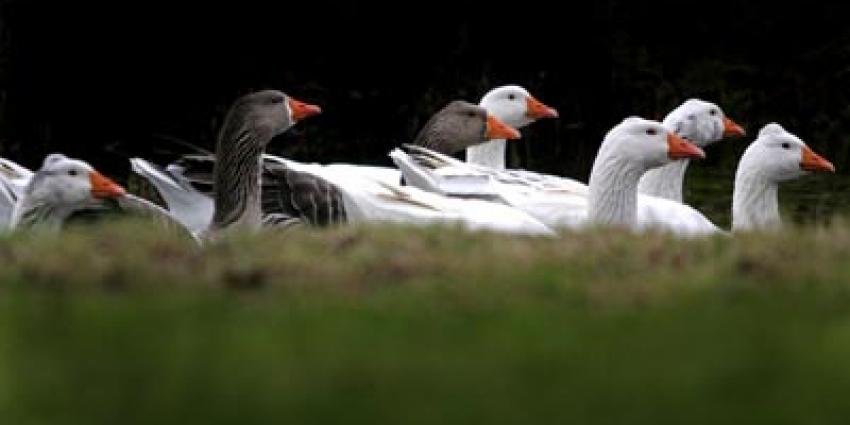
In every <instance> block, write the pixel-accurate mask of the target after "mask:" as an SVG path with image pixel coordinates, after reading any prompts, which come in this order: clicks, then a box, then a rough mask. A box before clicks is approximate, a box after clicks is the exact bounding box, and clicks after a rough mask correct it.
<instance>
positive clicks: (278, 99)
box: [271, 96, 283, 103]
mask: <svg viewBox="0 0 850 425" xmlns="http://www.w3.org/2000/svg"><path fill="white" fill-rule="evenodd" d="M281 102H283V98H282V97H279V96H275V97H273V98H272V100H271V103H281Z"/></svg>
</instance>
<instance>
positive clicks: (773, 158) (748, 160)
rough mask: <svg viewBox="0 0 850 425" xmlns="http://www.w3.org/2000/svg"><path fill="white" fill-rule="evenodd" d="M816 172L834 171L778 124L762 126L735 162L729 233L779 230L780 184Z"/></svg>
mask: <svg viewBox="0 0 850 425" xmlns="http://www.w3.org/2000/svg"><path fill="white" fill-rule="evenodd" d="M818 171H822V172H830V173H832V172H835V167H834V166H833V165H832V163H830V162H829V161H827V160H826V159H824V158H823V157H821V156H820V155H818V154H816V153H815V152H813V151H812V150H811V149H810V148H809V147H808V146H807V145H806V143H805V142H803V141H802V140H801V139H800V138H799V137H797V136H796V135H794V134H792V133H790V132H788V131H786V130H785V129H784V128H782V126H780V125H779V124H777V123H770V124H767V125H765V126H764V127H763V128H762V129H761V131H759V134H758V137H757V138H756V140H755V141H753V142H752V143H751V144H750V146H749V147H747V150H746V151H744V154H743V155H742V156H741V159H740V161H739V162H738V169H737V170H736V172H735V187H734V192H733V196H732V231H733V232H741V231H755V230H774V229H777V228H779V227H780V225H781V220H780V217H779V184H780V183H782V182H784V181H788V180H793V179H797V178H799V177H801V176H803V175H805V174H808V173H810V172H818Z"/></svg>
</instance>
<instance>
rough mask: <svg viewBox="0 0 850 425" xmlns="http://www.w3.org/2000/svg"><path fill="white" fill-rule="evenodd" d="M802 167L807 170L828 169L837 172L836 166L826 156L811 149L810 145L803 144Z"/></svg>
mask: <svg viewBox="0 0 850 425" xmlns="http://www.w3.org/2000/svg"><path fill="white" fill-rule="evenodd" d="M800 168H802V169H804V170H806V171H826V172H829V173H834V172H835V166H834V165H832V163H831V162H829V161H827V160H826V159H825V158H824V157H822V156H820V155H818V154H816V153H815V152H814V151H812V150H811V149H809V147H808V146H803V154H802V158H801V159H800Z"/></svg>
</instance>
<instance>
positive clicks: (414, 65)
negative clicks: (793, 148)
mask: <svg viewBox="0 0 850 425" xmlns="http://www.w3.org/2000/svg"><path fill="white" fill-rule="evenodd" d="M219 3H221V4H212V3H211V2H210V3H204V4H191V3H182V4H181V3H179V2H172V3H165V2H150V1H149V2H144V3H141V4H134V3H123V2H112V3H103V2H84V1H83V2H79V1H78V2H71V1H65V2H56V1H26V0H16V1H15V0H12V1H9V0H6V1H3V3H2V4H3V5H2V8H1V9H0V11H2V14H0V25H2V32H0V34H2V44H0V49H1V50H0V155H3V156H6V157H9V158H11V159H14V160H17V161H20V162H21V163H23V164H24V165H27V166H30V167H35V166H37V165H38V164H39V163H40V161H41V159H42V158H43V156H44V155H45V154H46V153H49V152H52V151H62V152H65V153H66V154H68V155H73V156H78V157H81V158H84V159H87V160H89V161H91V162H92V163H93V164H94V165H95V166H96V167H99V168H102V169H103V170H104V171H106V172H108V173H110V174H112V175H116V176H118V177H119V178H122V177H123V176H125V175H126V174H127V172H128V169H129V166H128V163H127V162H126V161H125V160H124V158H125V157H127V156H129V155H144V156H148V157H151V158H153V159H154V160H157V161H159V162H164V161H167V160H169V159H173V158H174V155H175V154H176V153H178V152H180V151H181V150H182V149H184V148H182V147H180V146H178V145H175V144H173V143H170V142H168V141H167V140H169V139H171V138H177V139H181V140H185V141H189V142H192V143H197V144H199V145H201V146H204V147H211V146H212V140H213V138H214V135H215V133H216V128H217V126H218V124H219V122H220V120H221V117H222V115H223V113H224V111H225V109H226V108H227V106H228V105H229V103H230V102H231V101H232V100H233V99H234V98H235V97H237V96H238V95H240V94H243V93H246V92H248V91H251V90H255V89H261V88H279V89H282V90H284V91H286V92H287V93H289V94H291V95H293V96H295V97H298V98H300V99H303V100H305V101H309V102H314V103H317V104H320V105H321V106H322V107H323V108H324V111H325V113H324V114H323V115H322V116H320V117H318V118H316V119H311V120H309V122H305V123H303V124H302V125H299V126H298V127H297V129H296V130H295V131H293V132H292V134H288V135H286V136H283V137H282V138H281V140H279V141H277V142H276V143H274V144H273V147H272V150H273V151H276V152H279V153H283V154H285V155H287V156H290V157H292V158H293V159H299V160H309V161H322V162H324V161H347V162H361V163H376V164H389V163H390V162H389V160H388V159H387V157H386V153H387V152H388V150H389V149H390V148H391V147H392V146H394V145H397V144H399V143H401V142H404V141H408V140H410V139H411V138H412V136H413V135H414V134H415V131H416V129H417V128H418V126H419V125H420V124H421V123H423V121H424V120H425V119H426V118H427V117H428V115H429V114H430V113H432V112H434V111H435V110H436V109H438V108H439V107H440V106H442V105H444V104H445V103H447V102H448V101H450V100H453V99H456V98H462V99H466V100H469V101H473V102H477V101H478V99H479V98H480V96H481V95H482V94H483V93H484V92H486V91H487V89H489V88H491V87H494V86H496V85H501V84H505V83H516V84H521V85H524V86H525V87H527V88H528V89H529V90H531V91H532V93H534V94H535V95H536V96H537V97H538V98H540V99H541V100H543V101H544V102H546V103H548V104H550V105H552V106H554V107H556V108H558V109H559V110H560V112H561V116H562V118H561V119H559V120H557V121H546V122H541V123H538V124H536V125H534V126H532V127H531V128H529V129H527V130H525V131H524V134H525V136H526V137H525V138H524V140H523V141H521V142H518V143H514V144H512V145H511V159H510V164H511V165H512V166H515V167H526V168H530V169H536V170H543V171H548V172H553V173H557V174H562V175H569V176H574V177H578V178H581V179H585V178H586V176H587V173H588V170H589V168H590V166H591V161H592V158H593V155H594V154H595V150H596V148H597V146H598V143H599V141H600V140H601V138H602V136H603V135H604V133H605V131H606V130H607V129H608V128H610V127H611V126H612V125H614V124H616V123H617V122H619V121H620V120H621V119H622V118H623V117H625V116H628V115H642V116H645V117H649V118H661V117H663V116H664V115H665V114H666V113H667V112H668V111H669V110H670V109H672V108H673V107H675V106H676V105H677V104H678V103H680V102H681V101H683V100H685V99H686V98H688V97H692V96H697V97H702V98H705V99H707V100H712V101H715V102H718V103H719V104H720V105H721V106H722V107H723V108H724V109H725V110H726V112H727V114H728V115H730V116H731V117H733V118H734V119H736V120H737V121H739V122H741V123H742V124H743V125H744V126H745V127H746V128H747V129H748V130H749V131H750V132H751V133H752V134H754V133H756V132H757V130H758V128H760V127H761V126H762V125H764V124H765V123H767V122H770V121H777V122H780V123H781V124H783V125H784V126H786V128H788V129H789V130H791V131H793V132H795V133H797V134H798V135H800V136H801V137H802V138H803V139H804V140H806V141H808V142H809V144H810V145H812V146H813V147H815V149H816V150H818V151H822V152H824V153H825V154H826V155H827V156H828V157H829V158H830V159H832V160H833V161H834V162H835V163H836V166H838V168H839V170H841V169H843V168H845V167H844V164H846V162H847V157H848V152H847V151H848V148H847V143H846V140H847V137H848V130H849V129H850V102H848V98H850V97H848V94H850V85H848V83H850V72H848V71H850V26H848V25H847V24H846V20H847V17H848V12H850V6H847V5H845V4H843V3H835V4H828V3H815V2H794V3H793V4H790V5H782V4H777V3H774V2H741V1H736V2H732V1H726V0H713V1H710V2H681V1H676V2H673V1H656V2H651V3H647V2H633V1H582V2H566V3H564V4H562V5H560V9H561V10H559V9H556V8H554V6H552V5H551V4H550V3H549V2H523V3H522V4H516V3H506V4H503V5H500V4H498V3H487V2H471V3H467V4H464V3H461V2H457V1H455V2H449V1H442V0H439V1H428V2H424V1H410V2H406V4H396V5H392V4H377V3H368V4H367V3H362V2H357V1H348V2H335V3H330V2H329V3H326V2H320V1H313V2H292V1H277V2H263V3H259V2H251V1H238V2H234V1H223V2H219ZM399 3H401V2H399ZM747 140H751V139H747ZM745 144H746V143H745V142H742V141H737V142H731V143H723V144H720V145H718V146H716V147H714V148H712V149H711V150H709V156H710V158H709V159H708V163H709V164H710V165H718V166H723V167H734V161H735V158H736V157H737V154H738V153H739V152H741V151H742V150H743V148H744V147H745Z"/></svg>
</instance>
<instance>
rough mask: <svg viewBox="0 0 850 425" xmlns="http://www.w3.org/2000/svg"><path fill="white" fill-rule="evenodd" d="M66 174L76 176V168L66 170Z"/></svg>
mask: <svg viewBox="0 0 850 425" xmlns="http://www.w3.org/2000/svg"><path fill="white" fill-rule="evenodd" d="M68 175H69V176H71V177H74V176H76V175H77V170H73V169H71V170H68Z"/></svg>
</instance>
